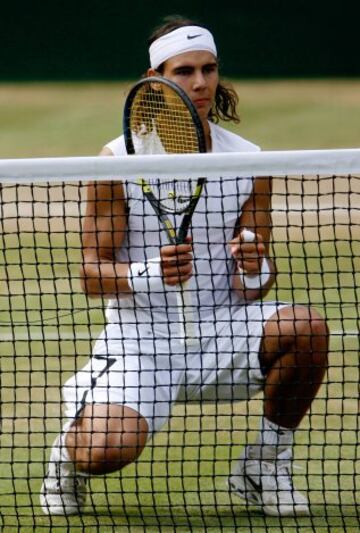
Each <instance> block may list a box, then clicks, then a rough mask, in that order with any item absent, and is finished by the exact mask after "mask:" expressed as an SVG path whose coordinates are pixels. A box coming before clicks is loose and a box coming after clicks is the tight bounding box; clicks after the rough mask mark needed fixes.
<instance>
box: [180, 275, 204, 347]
mask: <svg viewBox="0 0 360 533" xmlns="http://www.w3.org/2000/svg"><path fill="white" fill-rule="evenodd" d="M188 286H189V282H185V283H182V284H181V285H180V289H179V290H178V291H177V292H176V297H177V304H178V310H179V325H180V342H181V343H182V344H185V345H187V346H194V345H196V344H198V342H199V341H198V339H197V338H196V335H195V320H194V313H193V309H192V297H191V291H189V290H188Z"/></svg>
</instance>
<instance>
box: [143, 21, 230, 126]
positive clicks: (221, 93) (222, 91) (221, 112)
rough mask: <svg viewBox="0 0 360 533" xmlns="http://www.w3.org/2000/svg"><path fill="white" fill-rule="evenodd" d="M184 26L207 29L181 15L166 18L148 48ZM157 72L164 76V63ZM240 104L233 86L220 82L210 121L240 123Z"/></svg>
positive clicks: (151, 38)
mask: <svg viewBox="0 0 360 533" xmlns="http://www.w3.org/2000/svg"><path fill="white" fill-rule="evenodd" d="M184 26H200V27H201V28H205V26H204V25H203V24H198V23H197V22H195V21H193V20H190V19H186V18H184V17H181V16H179V15H171V16H169V17H165V18H164V19H163V24H161V25H160V26H158V27H157V28H155V30H154V31H153V33H152V34H151V35H150V37H149V40H148V46H150V45H151V44H152V43H153V42H154V41H156V40H157V39H159V38H160V37H162V36H163V35H166V34H167V33H171V32H172V31H174V30H177V29H178V28H183V27H184ZM156 70H157V71H158V72H159V73H160V74H162V73H163V72H164V63H162V64H161V65H160V66H159V67H158V68H157V69H156ZM238 103H239V97H238V95H237V93H236V92H235V90H234V89H233V88H232V87H231V85H229V84H228V83H225V82H224V81H222V80H220V81H219V84H218V86H217V89H216V94H215V102H214V105H213V107H212V109H211V110H210V113H209V117H208V118H209V120H211V121H212V122H219V120H224V121H232V122H235V123H239V122H240V117H239V115H238V113H237V105H238Z"/></svg>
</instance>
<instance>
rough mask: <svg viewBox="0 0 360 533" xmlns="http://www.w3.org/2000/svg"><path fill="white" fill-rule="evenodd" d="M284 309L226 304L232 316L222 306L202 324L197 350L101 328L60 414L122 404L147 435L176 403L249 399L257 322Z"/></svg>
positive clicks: (67, 388)
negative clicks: (146, 428)
mask: <svg viewBox="0 0 360 533" xmlns="http://www.w3.org/2000/svg"><path fill="white" fill-rule="evenodd" d="M287 305H289V304H284V303H278V302H254V303H252V304H250V305H244V306H241V307H232V308H231V318H230V314H229V313H230V311H229V310H228V309H224V310H222V312H221V313H218V315H217V316H216V321H213V322H212V323H210V322H209V323H202V324H201V335H200V345H199V346H197V347H194V348H193V349H191V350H190V351H189V350H188V351H187V352H185V349H184V346H183V345H182V344H181V343H180V342H179V340H173V339H171V338H170V337H169V336H167V337H166V336H164V337H162V336H160V335H157V336H156V337H154V334H153V332H152V331H151V329H150V328H149V326H146V325H144V326H141V325H136V326H135V325H130V326H126V328H125V327H124V326H120V325H119V324H108V325H107V327H106V328H105V330H104V331H103V332H102V334H101V335H100V337H99V339H98V340H97V341H96V343H95V346H94V350H93V355H92V357H91V359H90V360H89V362H88V363H87V364H86V366H85V367H84V368H82V369H81V370H80V371H78V372H77V373H76V374H75V375H74V376H72V377H71V378H70V379H69V380H68V381H67V382H66V383H65V385H64V387H63V398H64V402H65V409H66V413H65V414H66V416H67V417H68V418H69V419H74V418H76V417H77V416H78V415H79V414H80V412H81V410H82V409H83V407H84V405H85V404H89V403H116V404H121V405H126V406H127V407H130V408H131V409H134V410H135V411H137V412H138V413H140V414H141V415H142V416H143V417H144V418H145V419H146V421H147V423H148V426H149V434H151V433H153V432H156V431H159V430H160V428H161V427H162V426H163V425H164V424H165V423H166V422H167V421H168V419H169V417H170V414H171V409H172V406H173V405H174V404H175V403H178V402H190V401H191V402H193V401H196V402H229V401H231V402H233V401H240V400H246V399H249V398H251V397H252V396H254V395H255V394H257V393H258V392H259V391H260V390H262V388H263V384H264V379H265V376H264V374H263V373H262V371H261V368H260V363H259V357H258V356H259V349H260V343H261V340H262V336H263V330H264V325H265V323H266V321H267V320H268V319H269V318H270V317H271V316H272V315H276V313H277V311H279V310H280V309H281V308H282V307H285V306H287ZM219 315H221V316H219ZM275 319H276V318H275ZM124 331H125V332H126V337H125V336H124ZM131 333H132V334H133V335H134V338H130V334H131Z"/></svg>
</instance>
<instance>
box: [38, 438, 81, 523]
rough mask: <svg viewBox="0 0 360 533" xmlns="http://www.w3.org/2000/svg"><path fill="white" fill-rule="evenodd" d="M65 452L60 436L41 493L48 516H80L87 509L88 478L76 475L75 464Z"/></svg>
mask: <svg viewBox="0 0 360 533" xmlns="http://www.w3.org/2000/svg"><path fill="white" fill-rule="evenodd" d="M65 450H66V449H65V447H64V445H62V444H61V435H59V436H58V437H57V438H56V440H55V442H54V444H53V447H52V450H51V455H50V460H49V467H48V472H47V474H46V476H45V478H44V482H43V484H42V487H41V491H40V505H41V508H42V510H43V512H44V513H45V514H46V515H73V514H79V513H81V512H82V511H83V509H84V507H85V500H86V481H87V477H86V476H83V475H79V474H78V473H76V471H75V466H74V464H73V463H72V462H71V461H70V460H69V459H68V458H65V457H64V451H65Z"/></svg>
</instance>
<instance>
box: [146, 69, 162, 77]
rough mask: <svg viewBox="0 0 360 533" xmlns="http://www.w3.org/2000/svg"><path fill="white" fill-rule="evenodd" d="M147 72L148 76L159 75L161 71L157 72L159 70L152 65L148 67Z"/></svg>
mask: <svg viewBox="0 0 360 533" xmlns="http://www.w3.org/2000/svg"><path fill="white" fill-rule="evenodd" d="M146 73H147V75H148V77H150V76H159V73H158V72H157V70H155V69H154V68H152V67H150V68H148V69H147V72H146Z"/></svg>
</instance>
